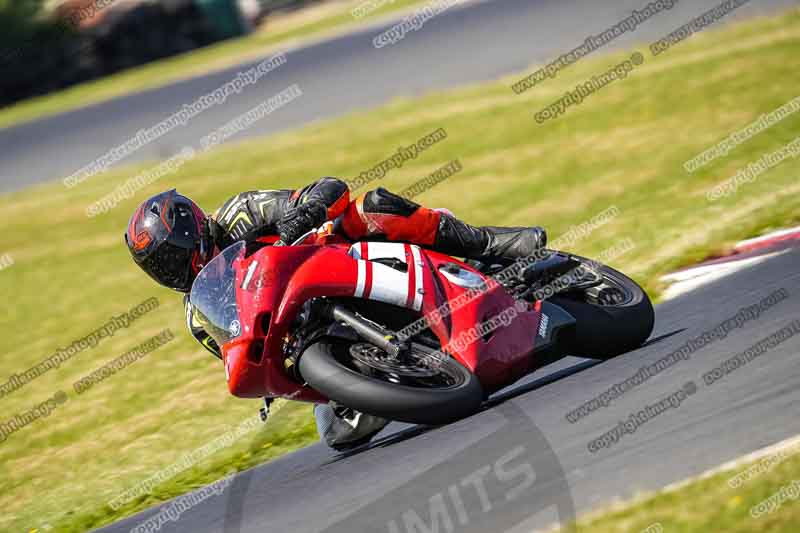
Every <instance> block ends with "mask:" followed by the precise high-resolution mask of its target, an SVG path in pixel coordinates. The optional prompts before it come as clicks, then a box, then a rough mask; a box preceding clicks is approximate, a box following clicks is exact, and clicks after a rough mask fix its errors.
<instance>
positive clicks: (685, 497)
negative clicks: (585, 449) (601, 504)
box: [565, 449, 800, 533]
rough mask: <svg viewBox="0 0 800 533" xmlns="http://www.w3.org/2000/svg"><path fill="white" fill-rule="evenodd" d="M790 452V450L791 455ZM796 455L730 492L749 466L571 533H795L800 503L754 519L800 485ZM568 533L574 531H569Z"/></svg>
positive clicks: (629, 507) (668, 493) (612, 513)
mask: <svg viewBox="0 0 800 533" xmlns="http://www.w3.org/2000/svg"><path fill="white" fill-rule="evenodd" d="M787 451H788V450H787ZM791 453H792V452H790V451H789V455H791ZM793 453H794V455H791V457H790V458H789V459H786V460H783V461H778V464H777V466H775V467H774V468H773V469H771V470H768V471H766V472H763V473H762V474H760V475H757V476H755V477H753V478H752V479H750V480H749V481H748V482H746V483H744V484H742V485H741V486H739V487H736V488H733V487H731V486H730V485H729V484H728V481H729V480H730V479H731V478H733V477H734V476H736V475H737V474H739V473H740V472H744V471H745V470H747V468H748V467H749V466H750V465H742V466H741V467H739V468H737V469H735V470H731V471H726V472H721V473H719V474H716V475H714V476H712V477H709V478H707V479H701V480H697V481H694V482H692V483H690V484H688V485H687V486H683V487H681V488H679V489H677V490H670V491H664V492H662V493H660V494H657V495H654V496H650V497H647V498H641V499H640V500H639V501H637V502H636V503H634V504H632V505H623V506H621V508H619V509H616V510H613V511H610V512H607V513H604V514H602V516H599V517H597V518H594V519H589V520H585V521H582V522H579V523H578V527H577V528H575V527H574V526H573V528H572V530H571V531H591V532H592V533H619V532H635V533H639V532H641V531H643V530H644V529H645V528H647V527H649V526H651V525H653V524H661V526H662V528H663V531H665V532H669V533H705V532H707V531H724V532H725V533H749V532H753V531H769V532H770V533H795V532H796V531H797V528H798V526H797V525H798V524H800V501H797V500H794V501H792V500H788V501H785V502H783V504H782V505H781V507H780V508H779V509H777V510H776V511H774V512H772V513H770V514H765V515H763V516H759V517H757V518H753V517H752V516H751V515H750V510H751V509H752V508H753V507H755V506H757V505H758V504H759V503H761V502H763V501H765V500H767V499H768V498H770V497H771V496H772V495H774V494H776V493H777V492H778V491H780V490H781V488H782V487H785V486H786V485H788V484H790V483H791V482H792V481H793V480H798V481H800V455H797V449H794V452H793ZM752 464H755V463H752ZM567 530H570V528H565V531H567Z"/></svg>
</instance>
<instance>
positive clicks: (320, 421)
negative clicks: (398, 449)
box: [314, 402, 389, 452]
mask: <svg viewBox="0 0 800 533" xmlns="http://www.w3.org/2000/svg"><path fill="white" fill-rule="evenodd" d="M314 418H315V419H316V421H317V431H318V432H319V436H320V437H322V438H323V440H325V443H326V444H327V445H328V446H329V447H330V448H333V449H334V450H336V451H337V452H346V451H349V450H352V449H354V448H358V447H359V446H362V445H364V444H366V443H368V442H369V441H370V440H372V438H373V437H375V435H377V434H378V433H380V432H381V430H382V429H383V428H385V427H386V426H387V425H389V420H386V419H383V418H378V417H377V416H372V415H368V414H365V413H359V412H358V411H356V410H355V409H350V408H349V407H345V406H343V405H341V404H338V403H336V402H330V403H329V404H327V405H324V404H323V405H317V406H315V407H314Z"/></svg>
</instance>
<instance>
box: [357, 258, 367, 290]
mask: <svg viewBox="0 0 800 533" xmlns="http://www.w3.org/2000/svg"><path fill="white" fill-rule="evenodd" d="M356 263H358V283H357V284H356V294H355V297H356V298H361V297H362V296H364V286H365V285H366V284H367V262H366V261H361V260H358V261H356Z"/></svg>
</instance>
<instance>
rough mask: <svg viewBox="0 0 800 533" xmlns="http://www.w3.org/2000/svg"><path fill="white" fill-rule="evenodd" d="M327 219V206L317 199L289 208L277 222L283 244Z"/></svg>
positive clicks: (292, 240)
mask: <svg viewBox="0 0 800 533" xmlns="http://www.w3.org/2000/svg"><path fill="white" fill-rule="evenodd" d="M327 219H328V208H327V207H325V204H324V203H322V202H320V201H317V200H312V201H310V202H306V203H304V204H302V205H299V206H297V207H295V208H293V209H289V210H288V211H286V213H284V215H283V218H281V221H280V222H279V223H278V232H279V233H280V237H281V241H283V243H284V244H292V243H293V242H295V241H296V240H297V239H299V238H300V237H302V236H303V234H304V233H307V232H309V231H311V230H312V229H315V228H317V227H319V226H321V225H322V223H323V222H325V221H326V220H327Z"/></svg>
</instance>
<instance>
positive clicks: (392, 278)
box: [350, 242, 425, 311]
mask: <svg viewBox="0 0 800 533" xmlns="http://www.w3.org/2000/svg"><path fill="white" fill-rule="evenodd" d="M350 255H351V256H352V257H353V258H354V259H355V260H356V261H357V262H358V283H357V285H356V290H355V294H354V296H355V297H356V298H366V299H369V300H377V301H380V302H385V303H389V304H394V305H400V306H403V307H407V308H409V309H414V310H415V311H419V310H420V309H422V296H423V295H424V293H425V291H424V288H425V287H424V277H423V275H422V254H421V253H420V249H419V246H414V245H413V244H402V243H394V242H360V243H356V244H354V245H353V246H352V247H351V248H350ZM391 258H394V259H398V260H400V261H402V262H403V263H405V264H406V265H408V272H400V271H399V270H397V269H395V268H392V267H389V266H387V265H384V264H381V263H375V262H374V260H376V259H391Z"/></svg>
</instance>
